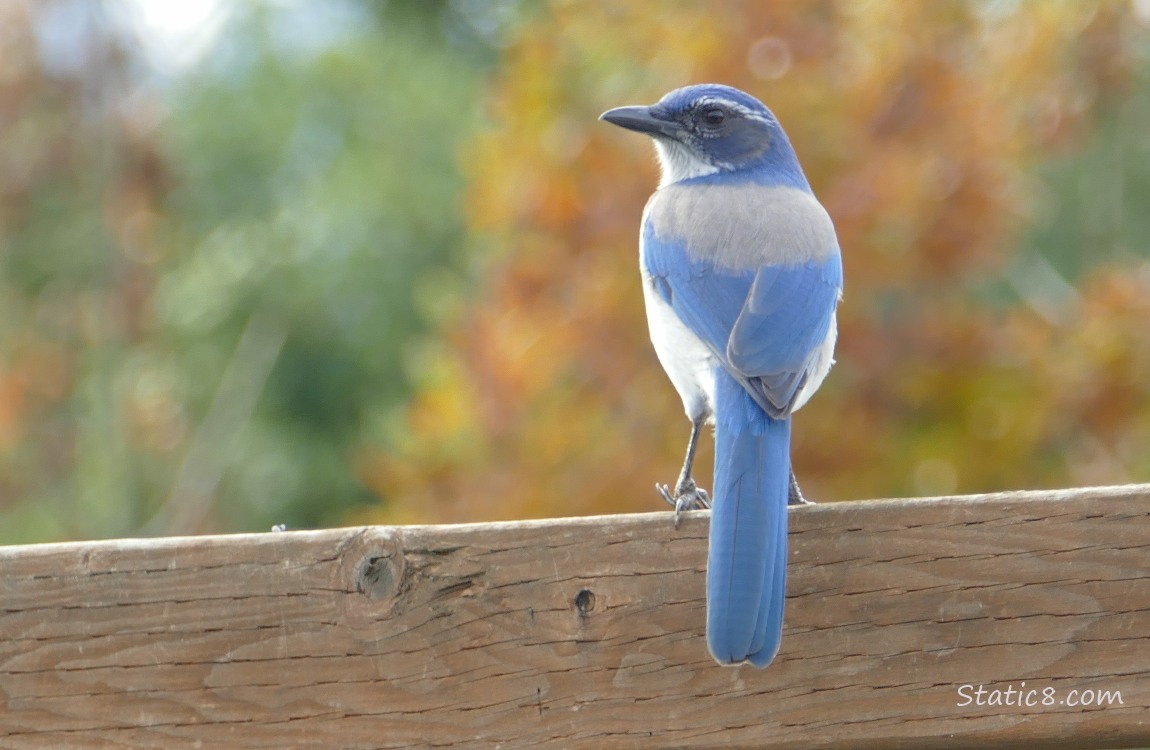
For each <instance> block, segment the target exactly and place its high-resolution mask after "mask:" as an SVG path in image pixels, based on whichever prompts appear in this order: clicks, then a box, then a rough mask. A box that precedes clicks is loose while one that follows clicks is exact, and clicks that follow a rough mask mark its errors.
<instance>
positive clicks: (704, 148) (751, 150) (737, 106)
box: [599, 83, 806, 186]
mask: <svg viewBox="0 0 1150 750" xmlns="http://www.w3.org/2000/svg"><path fill="white" fill-rule="evenodd" d="M599 119H600V120H605V121H606V122H609V123H611V124H612V125H618V126H619V127H621V128H626V129H627V130H634V131H636V132H639V133H646V134H647V135H649V136H651V137H652V138H653V139H654V141H655V149H656V151H657V152H658V155H659V164H660V166H661V167H662V170H663V179H662V181H661V183H660V184H661V185H668V184H671V183H673V182H680V181H682V180H689V179H693V178H698V177H705V176H707V175H714V174H724V173H745V174H746V176H748V177H751V178H758V179H770V180H771V181H778V182H781V183H786V184H795V185H796V186H798V185H806V178H805V177H803V173H802V169H801V168H800V167H799V163H798V159H797V158H796V157H795V153H794V149H792V148H791V144H790V141H789V140H788V139H787V135H786V133H785V132H784V131H783V128H782V126H781V125H779V121H778V119H777V118H776V117H775V115H774V113H773V112H771V110H770V109H768V108H767V106H766V105H765V104H763V103H762V102H760V101H759V100H758V99H756V98H755V97H753V96H751V95H750V94H748V93H746V92H744V91H740V90H739V89H736V88H732V87H730V86H723V85H720V84H715V83H708V84H701V85H697V86H687V87H685V88H681V89H675V90H674V91H672V92H670V93H669V94H667V95H666V96H664V97H663V98H662V99H660V100H659V101H658V102H657V103H656V104H652V105H650V106H634V107H617V108H615V109H611V110H608V111H606V112H604V113H603V114H602V115H600V116H599Z"/></svg>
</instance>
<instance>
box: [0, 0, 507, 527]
mask: <svg viewBox="0 0 1150 750" xmlns="http://www.w3.org/2000/svg"><path fill="white" fill-rule="evenodd" d="M448 7H449V6H447V5H446V4H443V3H406V4H400V3H391V4H387V5H377V4H374V3H366V2H365V3H350V2H332V3H325V4H323V6H322V7H320V6H315V5H311V4H303V3H298V4H284V3H276V4H270V3H269V4H260V3H249V4H240V5H238V6H236V7H232V8H231V12H230V16H229V17H228V18H227V27H226V29H224V31H223V32H222V33H221V38H220V41H219V42H218V44H217V45H216V47H215V48H214V49H213V52H212V55H211V57H210V58H209V59H208V60H206V61H205V62H204V63H203V64H202V65H201V66H200V67H199V68H198V69H197V70H196V71H195V74H194V75H185V76H181V77H179V78H177V79H176V80H174V81H171V82H170V83H168V84H167V88H166V90H165V89H163V88H162V86H155V85H147V83H146V82H142V81H141V78H140V76H139V74H138V72H137V69H138V68H139V67H140V65H139V63H140V61H139V60H138V55H139V52H138V50H135V49H134V48H133V45H132V38H131V35H130V34H125V33H124V30H123V29H122V28H119V27H118V26H117V24H116V22H115V21H116V18H115V16H114V14H112V13H111V12H110V11H111V10H113V9H114V8H113V6H107V8H108V11H105V7H104V6H100V5H97V4H87V3H80V4H76V3H68V2H59V3H52V2H48V3H44V4H42V5H39V6H31V5H26V4H24V3H22V2H19V0H17V1H16V2H12V1H11V0H9V1H8V2H3V3H0V13H2V14H3V16H4V17H3V19H0V28H2V29H4V32H3V34H4V42H5V49H6V54H4V55H3V56H2V57H3V59H2V60H0V66H2V75H0V80H2V81H3V86H4V90H3V92H0V93H3V98H2V104H0V106H3V107H4V108H5V110H6V111H4V112H3V122H4V123H5V129H4V131H3V133H2V134H0V160H2V169H3V180H2V189H3V191H4V192H3V194H2V196H0V216H2V217H3V223H2V225H0V243H2V247H3V257H2V260H0V264H2V265H0V272H2V277H0V285H2V287H0V299H3V304H4V308H5V314H4V315H3V321H4V322H3V329H2V330H0V514H2V515H0V518H2V520H3V523H2V524H0V528H3V539H5V540H6V541H15V540H20V539H28V540H31V539H47V538H59V537H92V536H115V535H126V534H131V533H189V532H197V531H205V530H212V529H229V528H238V529H266V528H268V527H269V526H270V525H271V524H272V523H275V522H287V523H288V525H289V526H300V525H313V524H334V523H337V522H338V521H339V520H340V519H341V518H342V515H343V514H344V513H345V512H346V511H347V509H348V508H349V507H353V506H355V505H356V504H363V503H366V502H370V501H372V500H373V499H374V496H373V495H372V494H371V493H370V491H369V490H368V489H367V488H366V487H365V486H364V485H363V484H362V482H361V481H360V479H359V478H358V476H357V474H356V472H355V470H354V466H355V461H356V456H357V450H358V446H360V445H361V444H363V443H365V442H372V441H374V438H372V436H373V435H374V434H375V433H376V432H378V431H379V430H378V427H377V425H378V424H380V423H382V422H383V421H385V419H386V415H387V414H388V413H389V411H391V410H394V409H396V408H398V407H399V406H401V405H402V404H403V402H404V400H405V399H406V397H407V394H408V384H407V383H406V381H405V380H404V378H403V374H402V371H401V367H400V364H399V363H400V362H401V361H402V355H403V349H404V347H405V345H406V342H407V341H408V340H409V339H410V338H411V337H412V336H413V335H414V334H415V333H416V332H418V331H421V330H424V329H425V328H426V326H427V324H428V322H429V318H428V316H429V315H430V314H431V313H432V312H433V311H432V310H421V309H420V299H419V297H420V294H421V289H422V288H423V287H426V286H429V285H431V286H442V285H443V284H444V283H445V282H446V283H447V284H448V286H450V284H451V283H456V284H458V283H459V282H458V281H454V282H453V281H452V279H453V278H454V277H453V276H452V274H451V272H450V271H449V270H444V269H450V268H452V267H458V266H460V265H461V262H460V260H459V259H458V258H454V257H453V253H455V252H456V250H455V249H456V248H458V247H459V245H460V240H461V237H462V236H463V233H464V227H463V216H462V212H461V206H460V203H459V194H460V191H461V189H462V185H463V183H462V177H461V175H460V173H459V170H458V168H457V167H456V152H457V150H458V145H457V144H458V141H459V139H460V138H461V137H462V134H464V133H467V132H469V131H470V130H471V129H473V128H474V127H475V125H476V123H477V121H478V116H477V114H476V113H477V112H478V110H479V106H478V96H479V94H480V90H479V87H478V85H477V82H478V81H479V76H480V72H481V68H482V65H483V64H484V63H485V62H486V61H487V60H489V59H490V58H492V57H493V55H492V51H491V47H490V45H488V44H486V43H484V42H483V41H482V40H481V39H474V38H471V39H462V38H461V32H460V30H461V29H462V28H463V26H462V25H461V24H460V23H456V24H454V26H452V27H447V26H445V25H444V24H441V19H443V18H444V17H445V15H446V13H445V11H446V9H448ZM456 20H458V19H456ZM448 32H451V33H452V35H453V37H454V38H455V39H457V40H458V43H456V44H449V43H447V34H448ZM71 50H81V51H82V55H81V56H80V57H79V58H78V59H76V60H74V61H72V60H71V57H75V56H76V55H77V54H80V53H74V52H70V51H71ZM133 55H136V56H137V57H133ZM61 60H63V61H64V62H66V63H67V62H70V66H69V65H61V64H60V61H61ZM455 276H459V274H458V273H456V274H455ZM430 278H434V279H436V280H437V281H436V283H435V284H431V282H430V281H428V279H430Z"/></svg>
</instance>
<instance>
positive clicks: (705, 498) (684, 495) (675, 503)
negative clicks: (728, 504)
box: [655, 478, 711, 529]
mask: <svg viewBox="0 0 1150 750" xmlns="http://www.w3.org/2000/svg"><path fill="white" fill-rule="evenodd" d="M655 489H656V490H658V491H659V494H660V495H662V496H663V499H664V500H666V501H667V504H668V505H670V506H671V507H672V508H674V509H675V528H676V529H677V528H679V515H680V514H681V513H682V512H683V511H685V510H707V509H709V508H710V507H711V496H710V495H709V494H707V491H706V490H705V489H703V488H702V487H699V486H698V485H697V484H695V480H694V479H690V478H688V479H687V480H686V481H683V482H679V484H678V486H676V487H675V494H674V495H672V494H671V488H670V487H668V486H667V485H665V484H656V485H655Z"/></svg>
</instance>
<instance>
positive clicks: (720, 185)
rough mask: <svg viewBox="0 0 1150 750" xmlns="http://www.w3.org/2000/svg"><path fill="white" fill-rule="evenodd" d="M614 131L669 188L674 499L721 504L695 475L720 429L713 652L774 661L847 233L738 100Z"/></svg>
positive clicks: (710, 565)
mask: <svg viewBox="0 0 1150 750" xmlns="http://www.w3.org/2000/svg"><path fill="white" fill-rule="evenodd" d="M601 119H603V120H606V121H607V122H609V123H612V124H614V125H618V126H620V127H623V128H627V129H628V130H635V131H638V132H640V133H646V134H647V135H649V136H651V137H652V138H653V139H654V141H655V149H656V151H657V152H658V156H659V165H660V167H661V169H662V179H661V180H660V182H659V188H658V190H656V191H655V194H654V195H652V196H651V199H650V200H649V201H648V202H647V207H646V209H645V210H644V211H643V228H642V236H641V240H640V245H639V263H640V267H641V270H642V274H643V296H644V299H645V301H646V306H647V321H648V325H649V326H650V330H651V341H652V343H654V345H655V352H656V353H657V354H658V356H659V362H660V363H662V365H663V369H664V370H666V371H667V375H668V377H670V379H671V382H672V383H673V384H674V386H675V390H677V391H678V392H679V396H680V397H681V398H682V399H683V408H684V409H685V410H686V412H687V417H688V418H689V419H690V420H691V439H690V442H689V443H688V446H687V457H686V461H685V462H684V464H683V470H682V472H681V473H680V475H679V479H678V481H677V483H676V484H675V488H674V492H673V493H672V492H671V490H670V489H669V488H667V487H666V486H665V485H664V486H661V487H658V489H659V491H660V492H661V493H662V494H663V496H664V497H665V498H666V499H667V500H668V501H669V502H671V503H672V505H674V506H675V518H676V522H677V521H678V514H679V511H681V510H684V509H691V508H707V507H710V506H711V499H710V497H709V496H708V494H707V493H706V492H705V491H704V490H702V489H700V488H699V487H698V486H697V485H696V484H695V481H694V479H693V478H692V476H691V464H692V462H693V460H694V456H695V448H696V446H697V444H698V440H699V433H700V431H701V430H702V427H703V425H704V424H708V423H709V424H713V425H714V426H715V484H714V509H713V511H712V514H711V531H710V549H709V553H708V558H707V646H708V648H709V649H710V651H711V655H712V656H714V657H715V660H716V661H718V662H719V663H720V664H739V663H741V662H743V661H749V662H750V663H751V664H753V665H755V666H756V667H765V666H767V665H768V664H770V663H771V660H772V659H774V657H775V654H776V653H778V650H779V642H780V640H781V638H782V628H783V600H784V597H785V594H786V564H787V505H788V501H789V502H790V503H799V502H803V500H802V495H801V493H800V492H799V490H798V484H797V483H796V482H795V480H794V475H793V474H792V472H791V456H790V444H791V413H792V412H794V411H795V410H796V409H798V408H799V407H801V406H802V405H803V404H805V403H806V401H807V399H808V398H810V397H811V395H812V394H813V393H814V392H815V391H816V390H818V387H819V385H820V384H822V382H823V378H825V377H826V375H827V371H828V370H830V367H831V364H832V363H833V361H834V347H835V336H836V330H837V328H836V323H835V309H836V307H837V306H838V302H839V298H840V296H841V291H842V282H843V270H842V260H841V257H840V255H839V245H838V239H837V238H836V236H835V229H834V225H833V224H832V223H831V220H830V217H829V216H828V215H827V212H826V211H825V210H824V209H823V207H822V205H821V204H820V203H819V202H818V200H817V199H816V198H815V196H814V193H812V192H811V187H810V184H809V183H808V182H807V178H806V177H805V176H804V175H803V170H802V168H801V167H800V166H799V162H798V158H797V157H796V156H795V152H794V149H793V148H792V147H791V143H790V141H789V140H788V139H787V135H786V133H785V132H783V128H782V126H781V125H779V121H778V119H776V117H775V116H774V114H773V113H772V112H771V111H770V110H769V109H767V107H766V106H764V105H763V104H762V102H760V101H759V100H757V99H755V98H754V97H753V96H750V95H749V94H746V93H744V92H742V91H739V90H738V89H734V88H731V87H729V86H720V85H716V84H706V85H701V86H688V87H686V88H681V89H677V90H675V91H672V92H671V93H669V94H667V95H666V96H664V97H663V98H662V99H661V100H660V101H659V102H658V103H657V104H654V105H652V106H650V107H643V106H640V107H619V108H617V109H612V110H610V111H608V112H605V113H603V115H602V117H601Z"/></svg>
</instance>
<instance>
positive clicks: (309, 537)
mask: <svg viewBox="0 0 1150 750" xmlns="http://www.w3.org/2000/svg"><path fill="white" fill-rule="evenodd" d="M706 534H707V514H706V513H703V512H699V513H691V514H688V516H687V517H686V518H685V519H684V522H683V524H682V526H681V527H680V528H679V529H678V530H675V529H674V528H673V526H672V524H671V521H670V515H669V514H668V513H651V514H643V515H625V516H605V517H595V518H573V519H557V520H547V521H526V522H520V523H497V524H475V525H463V526H415V527H366V528H349V529H333V530H330V531H304V532H285V533H268V534H251V535H238V536H217V537H200V538H171V539H148V540H116V541H106V542H90V543H87V542H86V543H68V544H46V545H36V546H25V547H9V548H0V747H3V748H14V749H19V748H72V747H77V748H87V747H93V748H96V747H99V748H103V747H109V748H165V749H167V748H192V747H196V748H223V747H227V748H291V747H315V748H391V747H412V746H439V745H459V746H469V747H470V746H486V747H494V746H500V747H523V746H534V747H556V748H581V747H585V748H601V747H628V748H630V747H667V746H673V747H698V748H701V747H740V746H745V747H763V748H862V749H864V750H865V748H936V747H937V748H943V747H945V748H954V747H967V748H1016V747H1066V748H1118V747H1138V746H1142V747H1150V580H1148V572H1150V571H1148V568H1150V485H1141V486H1129V487H1115V488H1098V489H1084V490H1066V491H1051V492H1020V493H1003V494H996V495H983V496H977V497H954V498H938V499H915V500H888V501H866V502H856V503H843V504H833V505H816V506H811V507H803V508H798V509H795V510H793V511H792V513H791V536H790V541H791V550H792V551H791V561H790V582H789V588H788V598H789V601H788V603H787V607H788V609H787V627H786V633H785V635H784V639H783V648H782V652H781V654H780V656H779V658H778V659H777V660H776V662H775V664H774V665H772V666H771V667H770V668H769V669H766V670H762V671H760V670H756V669H754V668H751V667H741V668H722V667H719V666H717V665H715V664H714V663H713V662H712V661H711V659H710V657H709V656H708V655H707V651H706V647H705V645H704V639H703V622H704V607H705V605H704V590H703V569H704V561H705V555H706ZM980 686H981V692H980V690H979V688H980Z"/></svg>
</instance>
